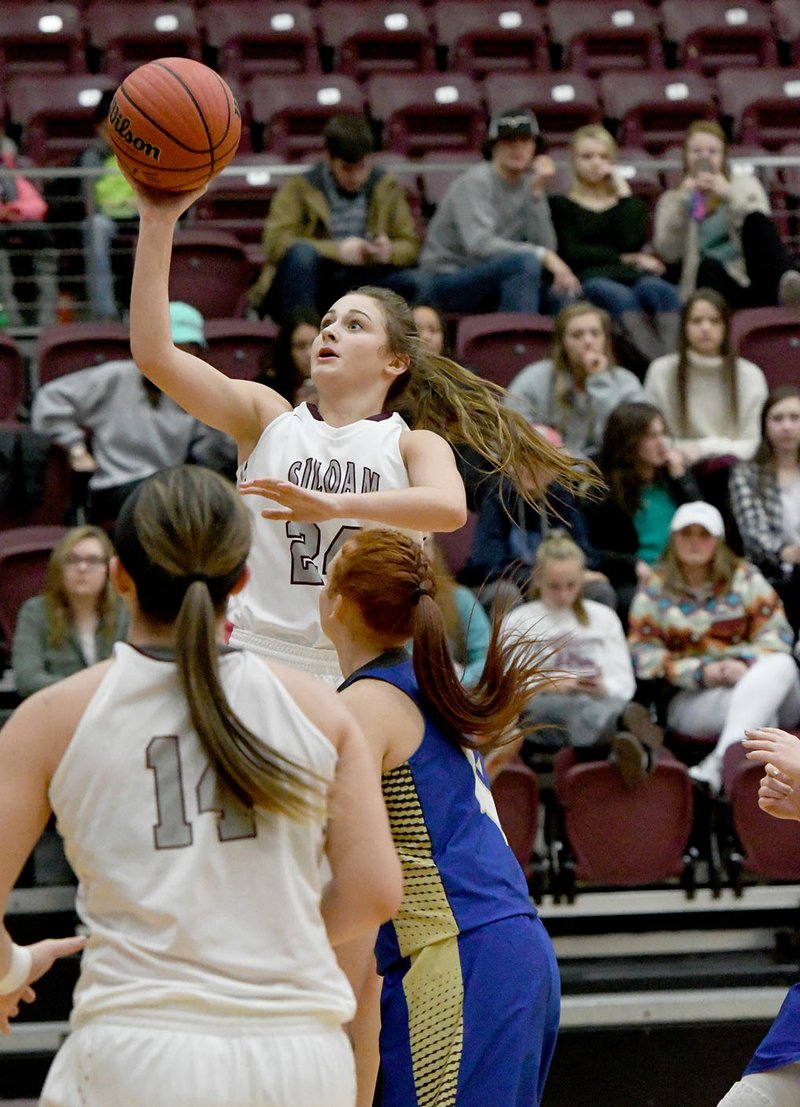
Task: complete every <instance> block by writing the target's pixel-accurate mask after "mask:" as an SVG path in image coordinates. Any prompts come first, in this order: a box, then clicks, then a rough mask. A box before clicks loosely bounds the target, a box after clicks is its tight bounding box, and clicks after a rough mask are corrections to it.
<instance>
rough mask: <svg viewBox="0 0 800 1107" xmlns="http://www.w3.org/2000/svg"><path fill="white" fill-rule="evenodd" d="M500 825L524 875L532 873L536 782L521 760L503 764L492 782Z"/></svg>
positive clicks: (537, 809)
mask: <svg viewBox="0 0 800 1107" xmlns="http://www.w3.org/2000/svg"><path fill="white" fill-rule="evenodd" d="M492 796H493V797H494V802H495V807H496V808H497V815H498V818H499V819H500V826H501V827H502V828H503V833H504V834H505V836H506V838H507V839H508V844H509V846H510V847H511V850H512V852H513V854H514V856H515V857H516V859H517V861H519V863H520V866H521V868H522V871H523V872H524V873H525V876H526V878H528V879H530V878H531V876H532V875H533V865H534V857H533V851H534V848H535V846H536V839H537V837H538V833H539V784H538V781H537V779H536V773H535V772H533V770H532V769H529V768H528V766H527V765H525V764H523V763H522V761H519V760H512V761H509V762H508V764H507V765H504V766H503V768H502V769H501V770H500V772H499V773H498V774H497V776H496V777H495V778H494V780H493V781H492Z"/></svg>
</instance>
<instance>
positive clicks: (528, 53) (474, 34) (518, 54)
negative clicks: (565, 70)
mask: <svg viewBox="0 0 800 1107" xmlns="http://www.w3.org/2000/svg"><path fill="white" fill-rule="evenodd" d="M433 14H434V20H435V27H436V41H437V42H438V44H439V45H440V47H442V48H444V49H445V50H446V51H447V67H448V69H457V70H460V71H461V72H463V73H468V74H469V75H470V76H471V77H484V76H486V75H487V74H489V73H498V72H500V71H501V70H513V71H515V72H517V73H519V72H522V71H525V70H528V69H530V70H533V71H542V70H546V69H548V68H549V55H548V46H547V43H548V39H547V29H546V28H545V25H544V19H543V17H542V14H541V10H540V9H539V8H537V7H536V6H535V5H534V4H533V3H532V0H514V2H513V3H506V0H439V3H438V4H436V6H435V7H434V9H433Z"/></svg>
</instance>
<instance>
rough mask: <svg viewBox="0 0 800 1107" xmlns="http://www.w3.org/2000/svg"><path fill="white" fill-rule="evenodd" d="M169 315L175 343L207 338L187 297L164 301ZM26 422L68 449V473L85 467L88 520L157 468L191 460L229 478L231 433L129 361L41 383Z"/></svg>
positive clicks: (115, 507)
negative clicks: (197, 414)
mask: <svg viewBox="0 0 800 1107" xmlns="http://www.w3.org/2000/svg"><path fill="white" fill-rule="evenodd" d="M170 322H171V327H172V338H173V341H174V342H175V344H176V345H177V346H180V347H181V348H182V349H187V350H189V351H190V352H193V353H196V352H198V350H199V348H200V347H202V346H205V345H206V340H205V328H204V325H203V317H202V315H201V314H200V312H199V311H198V310H197V308H195V307H192V305H191V304H184V303H181V302H175V303H172V304H170ZM31 423H32V424H33V428H34V430H37V431H39V432H40V433H41V434H46V435H48V436H49V437H50V438H52V439H53V441H54V442H57V443H58V444H59V445H60V446H63V447H64V449H65V450H67V451H68V453H69V460H70V465H71V466H72V468H73V470H74V471H75V472H77V473H86V474H89V503H88V520H89V522H91V523H98V524H100V525H105V524H109V523H112V522H113V521H114V520H115V519H116V517H117V512H118V511H119V509H120V507H121V506H122V504H123V503H124V502H125V500H126V498H127V496H128V494H129V493H130V492H132V491H133V489H134V488H135V487H136V486H137V485H138V484H139V483H140V482H141V481H143V480H144V479H145V477H149V476H151V475H152V474H153V473H155V472H157V471H158V470H159V469H166V468H171V467H172V466H173V465H182V464H184V463H185V462H186V461H193V462H196V463H197V464H202V465H206V466H207V467H208V468H211V469H215V470H216V471H217V472H221V473H223V474H225V475H227V476H229V477H231V479H233V477H234V473H235V468H236V445H235V443H234V442H233V439H231V438H230V437H229V436H228V435H226V434H222V432H221V431H218V430H214V429H213V428H212V427H207V426H205V425H204V424H203V423H200V422H199V421H198V420H197V419H195V418H194V417H193V416H191V415H188V414H187V413H186V412H185V411H184V410H183V409H182V408H180V407H178V405H177V404H176V403H175V401H174V400H171V399H170V397H169V396H166V395H165V394H164V393H163V392H161V390H160V389H158V388H157V387H156V386H155V385H154V384H152V382H151V381H149V380H147V378H146V377H143V376H142V374H141V373H140V372H139V370H138V368H137V366H136V363H135V362H134V361H133V360H129V361H107V362H105V363H104V364H103V365H95V366H92V368H90V369H81V370H79V371H78V372H77V373H68V374H66V375H65V376H62V377H56V379H55V380H52V381H49V382H48V383H47V384H45V385H42V387H41V388H39V389H38V391H37V392H36V394H35V396H34V398H33V406H32V409H31ZM87 431H88V432H89V434H90V435H91V443H90V444H89V443H87V440H86V433H87ZM89 445H91V450H90V448H89Z"/></svg>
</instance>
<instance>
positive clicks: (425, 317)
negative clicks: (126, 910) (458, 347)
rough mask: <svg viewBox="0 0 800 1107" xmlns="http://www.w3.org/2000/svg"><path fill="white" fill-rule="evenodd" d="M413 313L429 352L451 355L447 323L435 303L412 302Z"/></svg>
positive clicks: (421, 338)
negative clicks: (448, 346)
mask: <svg viewBox="0 0 800 1107" xmlns="http://www.w3.org/2000/svg"><path fill="white" fill-rule="evenodd" d="M411 314H412V315H413V316H414V322H415V323H416V325H417V331H418V333H419V337H420V341H421V342H422V345H423V346H424V347H425V349H426V350H427V351H428V353H430V354H440V355H441V356H442V357H451V356H452V354H451V351H450V350H448V348H447V345H448V343H447V324H446V323H445V319H444V316H443V315H442V313H441V312H440V311H439V309H438V308H437V307H434V305H433V304H412V307H411Z"/></svg>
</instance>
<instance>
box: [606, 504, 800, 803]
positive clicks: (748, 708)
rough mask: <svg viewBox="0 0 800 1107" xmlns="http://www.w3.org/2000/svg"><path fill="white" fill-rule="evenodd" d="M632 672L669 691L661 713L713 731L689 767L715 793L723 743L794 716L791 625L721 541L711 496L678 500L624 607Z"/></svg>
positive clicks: (686, 727)
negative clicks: (662, 542) (643, 577)
mask: <svg viewBox="0 0 800 1107" xmlns="http://www.w3.org/2000/svg"><path fill="white" fill-rule="evenodd" d="M628 625H629V637H628V641H629V645H630V648H631V654H632V657H633V664H634V669H635V672H636V676H637V677H638V678H639V680H640V681H654V682H658V683H659V684H661V685H662V686H663V687H664V690H665V691H666V693H667V696H668V697H669V702H668V705H667V708H666V722H667V724H668V725H669V726H670V727H672V728H673V729H674V730H677V731H680V732H682V733H684V734H693V735H719V737H718V739H717V742H716V745H715V746H714V748H713V749H712V750H711V752H710V753H709V754H708V756H707V757H705V758H704V759H703V760H702V761H701V762H700V763H699V764H698V765H694V766H692V768H690V769H689V775H690V776H691V777H692V779H693V780H694V781H695V782H696V783H697V784H698V785H700V786H701V787H703V788H706V789H708V790H709V791H710V792H712V793H714V794H717V793H718V792H719V791H720V790H721V788H722V786H723V761H724V755H725V752H726V750H728V748H729V747H731V746H733V745H734V744H735V743H738V742H741V741H742V739H743V738H744V732H745V731H746V730H755V729H757V728H758V727H762V726H780V727H793V726H796V725H797V723H798V721H800V678H798V671H797V666H796V665H795V662H794V660H793V658H792V655H791V649H792V638H793V635H792V630H791V627H790V626H789V623H788V620H787V619H786V615H785V613H784V610H783V605H782V603H781V601H780V599H779V597H778V594H777V593H776V592H775V590H774V588H773V587H772V586H771V585H770V584H769V583H768V582H767V581H766V580H765V579H764V577H763V576H762V575H761V573H760V572H759V570H758V569H757V568H756V567H755V566H754V565H751V564H750V563H749V562H748V561H745V560H744V559H743V558H740V557H739V556H738V555H737V554H735V553H734V552H733V550H731V548H730V546H728V544H727V543H726V541H725V526H724V522H723V519H722V516H721V515H720V513H719V511H718V510H717V508H716V507H714V506H713V505H712V504H709V503H705V502H704V501H702V500H693V501H692V502H690V503H685V504H682V505H681V506H680V507H679V508H678V509H677V511H676V512H675V514H674V516H673V518H672V522H671V524H670V539H669V542H668V544H667V548H666V550H665V551H664V557H663V560H662V561H661V562H660V563H659V564H658V565H657V566H656V567H655V569H654V571H653V573H652V574H651V576H650V578H649V579H648V581H647V583H646V584H644V585H642V586H640V588H639V589H638V591H637V593H636V596H635V597H634V600H633V604H632V605H631V611H630V616H629V624H628Z"/></svg>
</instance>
